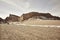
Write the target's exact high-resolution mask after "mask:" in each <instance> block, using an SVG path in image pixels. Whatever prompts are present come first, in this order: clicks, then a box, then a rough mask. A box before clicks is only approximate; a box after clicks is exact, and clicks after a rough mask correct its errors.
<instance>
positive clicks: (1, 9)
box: [0, 0, 60, 18]
mask: <svg viewBox="0 0 60 40" xmlns="http://www.w3.org/2000/svg"><path fill="white" fill-rule="evenodd" d="M32 11H35V12H43V13H51V14H52V15H54V16H59V17H60V0H0V17H2V18H6V17H7V16H8V15H9V14H15V15H18V16H20V15H22V14H23V13H26V12H32Z"/></svg>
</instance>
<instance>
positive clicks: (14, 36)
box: [0, 24, 60, 40]
mask: <svg viewBox="0 0 60 40" xmlns="http://www.w3.org/2000/svg"><path fill="white" fill-rule="evenodd" d="M0 40H60V28H58V27H43V26H42V27H41V26H23V25H12V24H9V25H8V24H1V25H0Z"/></svg>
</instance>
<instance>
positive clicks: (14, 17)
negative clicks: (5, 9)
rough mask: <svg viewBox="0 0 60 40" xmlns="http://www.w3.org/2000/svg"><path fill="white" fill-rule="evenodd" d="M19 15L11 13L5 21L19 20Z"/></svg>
mask: <svg viewBox="0 0 60 40" xmlns="http://www.w3.org/2000/svg"><path fill="white" fill-rule="evenodd" d="M19 18H20V17H19V16H16V15H13V14H10V15H9V17H6V19H5V21H7V22H18V21H19Z"/></svg>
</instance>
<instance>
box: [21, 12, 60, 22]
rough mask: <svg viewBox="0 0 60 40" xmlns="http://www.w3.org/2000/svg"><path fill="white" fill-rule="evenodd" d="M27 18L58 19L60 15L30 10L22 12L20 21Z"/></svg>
mask: <svg viewBox="0 0 60 40" xmlns="http://www.w3.org/2000/svg"><path fill="white" fill-rule="evenodd" d="M29 18H35V19H43V20H60V17H57V16H52V15H51V14H50V13H38V12H30V13H26V14H23V15H22V16H21V20H22V21H24V20H27V19H29Z"/></svg>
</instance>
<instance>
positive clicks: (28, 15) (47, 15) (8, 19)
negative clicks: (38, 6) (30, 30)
mask: <svg viewBox="0 0 60 40" xmlns="http://www.w3.org/2000/svg"><path fill="white" fill-rule="evenodd" d="M30 18H34V19H42V20H60V17H58V16H53V15H51V14H50V13H39V12H29V13H25V14H22V15H21V16H17V15H14V14H10V15H9V17H6V18H5V19H2V18H0V24H1V23H8V22H20V21H24V20H28V19H30Z"/></svg>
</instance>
